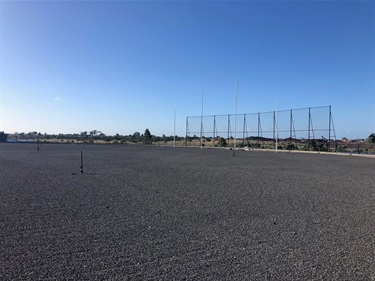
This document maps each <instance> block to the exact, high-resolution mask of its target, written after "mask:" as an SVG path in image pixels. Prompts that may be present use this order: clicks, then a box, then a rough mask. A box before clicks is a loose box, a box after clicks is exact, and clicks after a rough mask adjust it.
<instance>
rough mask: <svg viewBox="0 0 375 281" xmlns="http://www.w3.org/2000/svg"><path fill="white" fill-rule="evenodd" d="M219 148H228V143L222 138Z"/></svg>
mask: <svg viewBox="0 0 375 281" xmlns="http://www.w3.org/2000/svg"><path fill="white" fill-rule="evenodd" d="M218 146H220V147H226V146H227V141H226V140H225V139H224V138H220V139H219V143H218Z"/></svg>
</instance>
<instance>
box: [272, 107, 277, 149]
mask: <svg viewBox="0 0 375 281" xmlns="http://www.w3.org/2000/svg"><path fill="white" fill-rule="evenodd" d="M275 128H276V115H275V111H274V112H273V132H272V133H273V134H272V136H273V143H274V145H275V148H276V138H275Z"/></svg>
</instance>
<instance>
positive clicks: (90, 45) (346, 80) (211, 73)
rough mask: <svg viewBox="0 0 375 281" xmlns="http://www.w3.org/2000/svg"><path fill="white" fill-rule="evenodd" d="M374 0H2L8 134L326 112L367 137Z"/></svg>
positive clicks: (374, 57)
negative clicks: (290, 111) (321, 108)
mask: <svg viewBox="0 0 375 281" xmlns="http://www.w3.org/2000/svg"><path fill="white" fill-rule="evenodd" d="M374 3H375V2H374V1H361V0H359V1H354V0H353V1H339V0H337V1H238V2H236V1H184V2H180V1H1V115H0V117H1V122H0V131H3V130H5V131H6V132H8V133H13V132H29V131H38V132H41V133H45V132H47V133H74V132H78V133H79V132H82V131H91V130H94V129H95V130H100V131H102V132H104V133H105V134H108V135H111V134H116V133H119V134H122V135H124V134H132V133H134V132H135V131H139V132H141V133H143V132H144V130H145V128H149V129H150V131H151V133H152V134H156V135H162V134H166V135H173V116H174V110H176V115H177V118H176V128H177V132H176V133H177V134H178V135H184V134H185V120H186V116H192V115H193V116H194V115H200V114H201V94H202V85H204V114H228V113H233V112H234V84H235V83H234V81H235V80H237V81H238V89H237V93H238V107H237V112H238V113H252V112H263V111H273V110H275V107H276V101H277V100H278V104H279V109H291V108H301V107H313V106H320V105H332V114H333V118H334V125H335V129H336V135H337V138H342V137H344V136H345V137H348V138H366V137H367V136H368V135H369V134H370V133H372V132H374V131H375V128H374V126H375V125H374V123H375V117H374V115H375V113H374V111H375V4H374Z"/></svg>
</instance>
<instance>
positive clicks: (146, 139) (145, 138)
mask: <svg viewBox="0 0 375 281" xmlns="http://www.w3.org/2000/svg"><path fill="white" fill-rule="evenodd" d="M151 138H152V136H151V133H150V130H149V129H146V130H145V133H144V134H143V143H144V144H151V143H152V140H151Z"/></svg>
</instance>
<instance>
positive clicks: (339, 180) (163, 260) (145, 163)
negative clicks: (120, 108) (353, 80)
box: [0, 144, 375, 280]
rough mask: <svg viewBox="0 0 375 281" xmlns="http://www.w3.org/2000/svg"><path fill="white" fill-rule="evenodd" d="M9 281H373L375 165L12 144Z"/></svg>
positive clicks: (6, 176) (3, 211)
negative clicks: (81, 165)
mask: <svg viewBox="0 0 375 281" xmlns="http://www.w3.org/2000/svg"><path fill="white" fill-rule="evenodd" d="M81 150H82V151H83V155H84V169H83V170H84V174H81V173H80V151H81ZM0 280H375V160H374V159H370V158H358V157H349V156H334V155H318V154H299V153H277V154H276V153H274V152H257V151H248V152H245V151H238V152H237V153H236V156H235V157H233V156H232V152H231V151H229V150H221V149H198V148H169V147H152V148H149V147H144V146H126V145H75V144H69V145H67V144H64V145H63V144H60V145H58V144H43V145H42V146H41V149H40V151H37V149H36V144H0Z"/></svg>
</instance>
